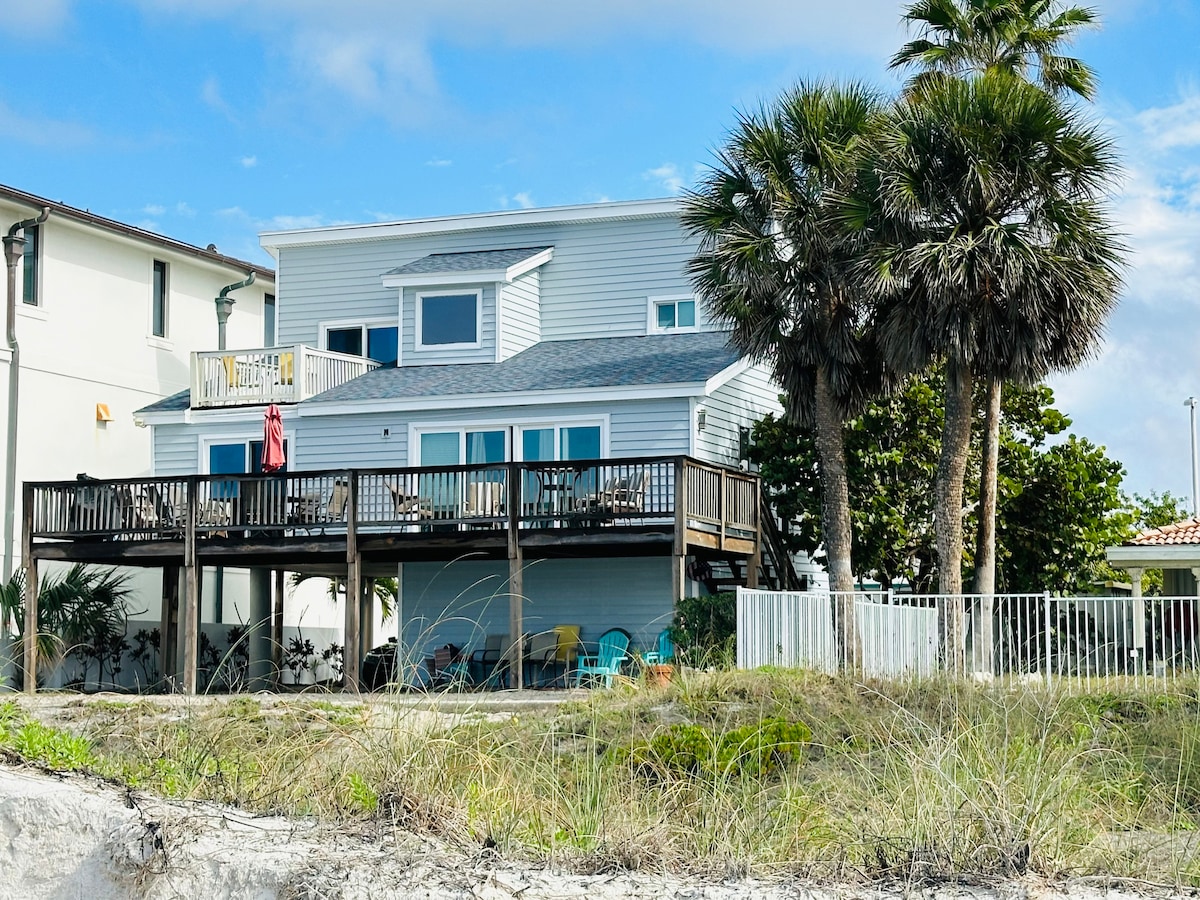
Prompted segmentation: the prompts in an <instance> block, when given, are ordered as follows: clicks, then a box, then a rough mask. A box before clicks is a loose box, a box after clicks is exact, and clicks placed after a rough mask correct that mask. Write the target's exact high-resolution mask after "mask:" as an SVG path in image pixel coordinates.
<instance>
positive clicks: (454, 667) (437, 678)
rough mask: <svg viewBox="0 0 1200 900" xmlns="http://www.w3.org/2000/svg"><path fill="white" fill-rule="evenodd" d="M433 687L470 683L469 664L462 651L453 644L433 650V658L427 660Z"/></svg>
mask: <svg viewBox="0 0 1200 900" xmlns="http://www.w3.org/2000/svg"><path fill="white" fill-rule="evenodd" d="M425 667H426V669H428V671H429V684H430V686H431V687H454V686H462V685H465V684H467V683H468V681H469V676H468V673H467V664H466V663H465V662H464V661H463V657H462V651H461V650H459V649H458V648H457V647H455V646H454V645H453V644H445V645H443V646H441V647H438V648H437V649H436V650H434V651H433V658H432V659H427V660H425Z"/></svg>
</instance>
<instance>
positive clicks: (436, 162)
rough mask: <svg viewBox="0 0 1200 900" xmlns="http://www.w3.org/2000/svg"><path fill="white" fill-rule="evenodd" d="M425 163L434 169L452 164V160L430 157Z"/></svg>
mask: <svg viewBox="0 0 1200 900" xmlns="http://www.w3.org/2000/svg"><path fill="white" fill-rule="evenodd" d="M425 165H427V166H430V167H432V168H435V169H443V168H445V167H446V166H452V165H454V161H453V160H449V159H430V160H426V162H425Z"/></svg>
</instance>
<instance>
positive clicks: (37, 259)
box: [16, 222, 46, 315]
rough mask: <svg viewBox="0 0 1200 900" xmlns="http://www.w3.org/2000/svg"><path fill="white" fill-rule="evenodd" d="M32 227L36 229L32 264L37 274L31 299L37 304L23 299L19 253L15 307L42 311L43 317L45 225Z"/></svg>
mask: <svg viewBox="0 0 1200 900" xmlns="http://www.w3.org/2000/svg"><path fill="white" fill-rule="evenodd" d="M33 227H34V228H36V229H37V250H36V252H35V253H34V263H33V264H34V265H35V266H36V267H37V272H36V273H35V277H34V284H33V299H34V300H35V301H37V302H36V303H26V302H25V300H24V299H23V297H24V290H25V289H24V284H25V254H24V251H22V253H21V275H20V280H19V281H18V282H17V285H18V288H17V291H18V296H17V298H16V301H17V303H16V305H17V309H20V308H21V307H25V309H26V310H27V311H29V310H35V309H36V310H39V311H42V313H43V315H44V314H45V312H44V310H45V306H46V293H45V291H43V290H42V287H43V284H42V282H43V276H44V274H45V269H46V267H45V265H44V264H43V263H44V260H45V257H46V253H45V249H44V248H45V243H46V232H45V223H44V222H43V223H41V224H38V225H34V226H33Z"/></svg>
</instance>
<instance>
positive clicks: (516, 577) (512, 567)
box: [508, 462, 525, 690]
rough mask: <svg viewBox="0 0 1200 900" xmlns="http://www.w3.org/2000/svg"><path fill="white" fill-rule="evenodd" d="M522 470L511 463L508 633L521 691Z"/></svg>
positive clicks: (514, 674) (513, 673) (512, 669)
mask: <svg viewBox="0 0 1200 900" xmlns="http://www.w3.org/2000/svg"><path fill="white" fill-rule="evenodd" d="M521 476H522V470H521V466H520V464H519V463H515V462H510V463H508V632H509V639H510V640H511V641H512V644H511V646H512V650H511V651H510V655H509V668H510V675H511V676H512V680H513V686H514V687H516V689H517V690H520V689H521V688H522V687H524V686H525V684H524V682H525V671H524V670H525V666H524V665H523V662H524V660H523V658H522V657H523V654H524V650H525V642H524V641H523V640H522V634H523V633H524V628H525V621H524V606H523V604H524V600H525V560H524V557H523V553H522V550H521V531H520V525H521V511H522V509H523V508H524V506H523V503H524V498H523V497H522V496H521V489H522V485H521V481H522V477H521Z"/></svg>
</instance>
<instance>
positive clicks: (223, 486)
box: [22, 456, 760, 691]
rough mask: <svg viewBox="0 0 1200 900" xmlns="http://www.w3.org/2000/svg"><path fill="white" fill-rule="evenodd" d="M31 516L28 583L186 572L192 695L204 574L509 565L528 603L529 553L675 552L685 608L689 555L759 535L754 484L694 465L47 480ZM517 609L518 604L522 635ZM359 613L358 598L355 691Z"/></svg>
mask: <svg viewBox="0 0 1200 900" xmlns="http://www.w3.org/2000/svg"><path fill="white" fill-rule="evenodd" d="M23 509H24V522H23V545H22V547H23V557H24V563H25V566H26V570H27V579H28V581H29V583H36V577H37V567H38V563H39V561H41V560H60V561H71V562H89V563H102V564H110V565H126V566H144V567H154V568H162V569H164V570H165V571H171V570H175V569H179V570H181V571H182V573H183V585H184V589H183V591H182V595H181V596H180V597H179V600H178V603H179V622H180V623H181V627H182V628H183V629H184V633H185V642H184V647H185V653H184V655H185V659H184V666H183V672H184V687H185V690H188V691H194V690H195V659H194V652H195V651H194V649H192V648H194V645H195V640H194V636H195V633H196V631H197V629H198V628H199V616H198V610H199V591H200V583H199V570H200V567H202V566H205V565H209V566H239V567H247V568H263V569H273V570H276V571H283V570H289V571H301V572H309V573H313V574H323V575H329V576H331V577H337V578H344V579H345V580H346V582H347V596H359V595H361V593H362V590H363V585H364V583H365V581H366V580H367V579H369V578H372V577H377V576H381V575H391V574H394V573H395V571H396V568H395V567H396V564H397V563H400V562H406V561H416V560H451V559H456V558H460V557H462V556H465V555H472V556H474V557H476V558H490V559H507V560H508V562H509V578H510V590H511V592H512V594H513V595H514V597H520V595H521V592H522V584H521V580H522V571H523V567H524V561H525V560H526V559H538V558H571V557H575V558H581V557H611V556H616V557H620V556H669V557H671V558H672V560H673V565H672V582H673V590H674V595H675V596H676V597H677V598H678V597H681V596H682V591H683V587H684V574H683V565H684V561H685V558H686V557H687V555H688V554H689V553H690V552H695V551H699V552H709V553H711V552H719V553H722V554H725V555H727V556H730V557H742V558H745V559H747V560H751V559H753V558H755V557H756V556H757V554H758V553H759V541H760V520H759V517H760V502H759V482H758V479H757V477H755V476H753V475H748V474H746V473H743V472H740V471H736V470H731V469H725V468H721V467H717V466H711V465H707V464H705V463H701V462H699V461H697V460H694V459H691V458H689V457H684V456H670V457H642V458H634V459H597V460H579V461H571V462H554V463H534V462H530V463H522V462H510V463H491V464H485V465H466V466H436V467H423V468H403V469H343V470H329V471H319V472H287V473H278V474H272V475H188V476H180V477H170V478H166V477H164V478H123V479H111V480H95V481H91V480H83V481H81V480H78V479H77V480H74V481H66V482H38V483H26V485H25V487H24V506H23ZM747 568H748V569H750V568H752V566H748V567H747ZM167 580H168V579H164V583H165V582H166V581H167ZM31 612H32V614H33V615H36V608H35V605H34V604H29V609H28V610H27V614H29V613H31ZM521 615H522V613H521V607H520V603H519V602H517V601H514V603H513V604H512V608H511V609H510V627H511V633H513V634H521V633H522V631H523V629H522V627H521V624H522V623H521ZM358 616H359V609H358V605H357V604H354V603H347V604H346V635H347V640H346V656H345V670H346V673H347V683H348V684H349V685H351V686H353V683H354V680H355V678H356V675H357V672H358V665H359V659H358V656H359V652H358V647H357V642H356V641H354V640H353V639H352V636H354V635H357V634H358V633H359V624H360V623H359V621H358ZM189 652H190V658H189ZM32 653H33V651H32V649H31V648H30V647H29V646H27V647H26V658H27V659H32V658H33V657H32V655H31V654H32ZM28 671H33V669H32V667H31V668H30V669H29V670H28ZM31 680H32V679H29V678H27V686H28V684H29V683H30V681H31Z"/></svg>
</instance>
